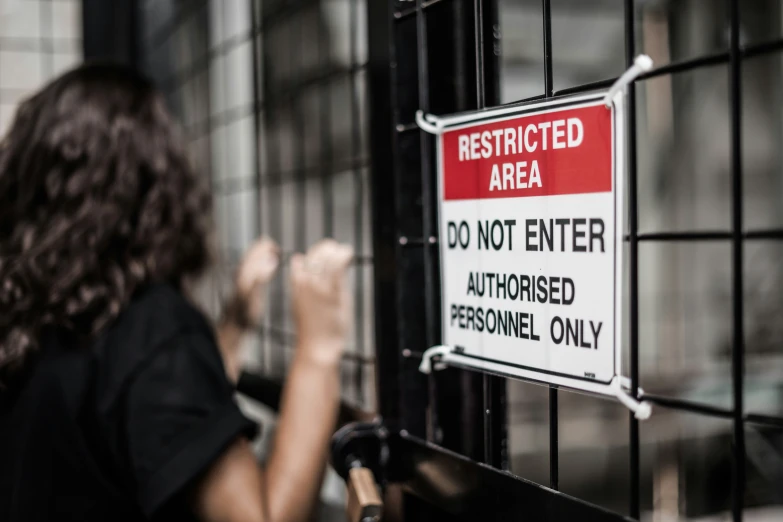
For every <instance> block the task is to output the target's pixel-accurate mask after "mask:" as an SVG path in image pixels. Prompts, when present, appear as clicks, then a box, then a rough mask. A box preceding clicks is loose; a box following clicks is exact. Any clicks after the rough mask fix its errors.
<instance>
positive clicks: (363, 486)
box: [347, 468, 383, 522]
mask: <svg viewBox="0 0 783 522" xmlns="http://www.w3.org/2000/svg"><path fill="white" fill-rule="evenodd" d="M382 510H383V501H381V495H380V494H379V493H378V486H376V485H375V477H374V476H373V474H372V471H370V470H369V469H368V468H351V470H350V471H349V472H348V509H347V511H348V522H379V521H380V520H381V511H382Z"/></svg>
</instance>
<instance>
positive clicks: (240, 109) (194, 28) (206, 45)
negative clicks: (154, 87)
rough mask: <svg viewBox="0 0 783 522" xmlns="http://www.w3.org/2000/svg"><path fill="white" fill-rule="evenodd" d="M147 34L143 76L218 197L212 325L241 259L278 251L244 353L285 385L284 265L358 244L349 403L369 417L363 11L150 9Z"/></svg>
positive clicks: (206, 297)
mask: <svg viewBox="0 0 783 522" xmlns="http://www.w3.org/2000/svg"><path fill="white" fill-rule="evenodd" d="M140 27H141V32H142V38H141V52H140V55H141V57H142V63H143V68H144V69H145V70H146V71H147V72H149V73H150V74H152V76H153V77H154V78H155V79H156V80H157V81H158V83H159V85H160V86H161V87H162V88H163V90H164V92H165V93H166V95H167V97H168V99H169V102H170V105H171V106H172V107H173V109H174V111H175V112H176V114H178V115H179V116H180V118H181V120H182V124H183V127H184V133H185V136H186V138H187V141H188V142H189V144H190V146H191V150H192V152H193V159H194V162H195V164H196V165H197V167H199V169H200V170H201V171H202V172H204V173H205V175H206V179H207V181H208V183H209V184H210V186H211V188H212V192H213V197H214V204H215V209H214V211H215V224H216V229H217V244H218V251H219V252H218V253H219V262H218V264H217V266H216V267H215V269H214V273H213V274H212V277H211V278H209V280H208V281H206V282H205V284H204V286H203V288H201V289H200V292H199V293H200V300H201V301H202V302H204V303H205V304H206V305H207V306H208V307H209V309H210V311H211V313H212V314H213V315H217V313H218V312H219V306H220V303H221V301H222V297H223V296H224V293H225V292H226V291H227V289H228V288H229V284H230V280H231V277H232V275H233V272H234V270H235V268H236V265H237V263H238V261H239V259H240V256H241V254H242V252H243V251H244V250H245V249H246V248H247V247H248V246H249V244H250V243H251V242H252V240H253V238H255V237H257V236H258V235H260V234H263V235H268V236H270V237H272V238H274V239H275V240H276V241H277V242H278V243H279V244H280V246H281V249H282V253H283V264H282V266H281V270H280V274H279V276H278V277H277V279H276V280H275V282H274V283H273V286H272V288H271V290H270V302H269V307H268V312H267V315H266V321H265V325H264V327H263V328H262V329H261V331H259V333H258V336H257V337H256V338H255V339H253V340H252V346H250V347H248V352H247V353H248V357H249V359H250V361H249V362H250V363H251V364H252V365H253V366H255V368H256V371H258V372H260V373H263V374H264V375H267V376H271V377H274V378H277V379H282V378H283V377H284V375H285V371H286V369H287V366H288V364H289V362H290V358H291V356H292V354H293V350H294V348H295V342H296V339H295V332H294V328H293V324H292V319H291V317H290V313H289V307H290V302H289V299H288V296H287V284H286V280H287V277H288V274H287V270H286V262H287V260H288V259H289V258H290V256H291V255H292V254H293V253H294V252H303V251H305V250H306V248H307V247H308V246H309V245H311V244H312V243H314V242H315V241H317V240H318V239H320V238H322V237H334V238H336V239H338V240H340V241H343V242H347V243H350V244H352V245H353V246H354V248H355V251H356V253H357V256H356V262H355V263H354V266H353V267H352V269H351V283H352V292H353V294H354V299H355V323H354V324H355V331H354V332H353V334H352V340H351V342H350V346H349V348H348V349H347V351H346V354H345V357H344V362H343V389H344V396H345V397H344V398H345V399H346V400H347V401H349V402H351V403H353V404H355V405H357V406H359V407H361V408H363V409H367V410H372V409H373V405H374V400H375V396H374V379H373V376H374V358H373V353H372V349H371V339H372V336H373V330H372V314H373V311H372V304H373V299H372V295H373V294H372V247H371V242H370V224H369V216H370V202H369V178H368V176H369V174H368V172H369V171H368V161H369V160H368V153H367V132H368V131H367V110H366V105H367V102H366V79H365V66H366V54H367V43H366V20H365V8H364V2H362V1H359V0H321V1H308V2H279V1H278V2H275V1H271V0H267V1H261V0H254V1H250V0H210V1H193V2H176V1H159V0H148V1H146V2H142V4H141V20H140Z"/></svg>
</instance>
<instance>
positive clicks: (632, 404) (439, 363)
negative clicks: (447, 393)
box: [419, 345, 652, 420]
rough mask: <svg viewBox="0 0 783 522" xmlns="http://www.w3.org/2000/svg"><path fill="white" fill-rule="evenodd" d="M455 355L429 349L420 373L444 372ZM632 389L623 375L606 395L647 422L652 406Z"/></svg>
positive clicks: (448, 349) (447, 350) (442, 349)
mask: <svg viewBox="0 0 783 522" xmlns="http://www.w3.org/2000/svg"><path fill="white" fill-rule="evenodd" d="M452 355H458V354H455V353H454V350H453V349H452V347H451V346H445V345H438V346H433V347H432V348H428V349H427V350H425V351H424V354H423V355H422V357H421V363H420V364H419V371H420V372H421V373H424V374H428V375H429V374H430V373H432V371H433V370H436V371H437V370H443V369H445V368H446V367H448V365H449V358H450V356H452ZM630 388H631V380H630V379H629V378H628V377H624V376H622V375H615V377H614V378H613V379H612V382H611V383H609V386H608V390H607V392H606V393H604V394H605V395H611V396H614V397H616V398H617V400H618V401H620V402H621V403H622V404H623V405H624V406H625V407H626V408H628V409H629V410H631V411H632V412H633V413H634V417H636V418H637V419H639V420H646V419H649V418H650V415H652V405H651V404H650V403H649V402H646V401H639V400H637V399H636V398H634V397H632V396H631V394H630V393H628V391H627V390H629V389H630ZM638 395H639V396H642V395H644V390H642V389H641V388H638Z"/></svg>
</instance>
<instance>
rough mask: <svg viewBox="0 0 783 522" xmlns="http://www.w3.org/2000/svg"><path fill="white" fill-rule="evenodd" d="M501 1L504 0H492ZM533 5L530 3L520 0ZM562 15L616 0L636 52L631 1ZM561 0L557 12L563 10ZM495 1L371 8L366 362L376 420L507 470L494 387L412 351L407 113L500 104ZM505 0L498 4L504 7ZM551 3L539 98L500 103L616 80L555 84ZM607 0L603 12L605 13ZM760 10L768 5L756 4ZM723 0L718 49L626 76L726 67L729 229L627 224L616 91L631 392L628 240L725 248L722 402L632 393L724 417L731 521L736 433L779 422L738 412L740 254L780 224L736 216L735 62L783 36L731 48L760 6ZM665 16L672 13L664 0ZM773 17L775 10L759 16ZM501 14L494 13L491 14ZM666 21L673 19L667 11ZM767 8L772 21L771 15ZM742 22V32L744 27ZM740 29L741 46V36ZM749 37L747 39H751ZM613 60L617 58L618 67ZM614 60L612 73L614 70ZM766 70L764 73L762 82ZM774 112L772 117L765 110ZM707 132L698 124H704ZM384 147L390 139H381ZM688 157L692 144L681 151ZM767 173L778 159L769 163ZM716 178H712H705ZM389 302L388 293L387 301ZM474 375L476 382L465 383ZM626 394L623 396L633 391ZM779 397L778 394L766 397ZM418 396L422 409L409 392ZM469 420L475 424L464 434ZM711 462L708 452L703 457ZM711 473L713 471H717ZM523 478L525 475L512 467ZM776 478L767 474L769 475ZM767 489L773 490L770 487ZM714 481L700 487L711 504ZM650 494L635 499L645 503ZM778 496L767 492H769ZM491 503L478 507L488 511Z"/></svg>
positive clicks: (554, 476) (430, 292)
mask: <svg viewBox="0 0 783 522" xmlns="http://www.w3.org/2000/svg"><path fill="white" fill-rule="evenodd" d="M500 3H501V4H502V3H503V2H500ZM525 3H526V4H532V3H533V2H525ZM563 3H567V4H568V6H565V7H570V8H572V9H574V10H582V11H587V10H590V9H607V8H611V7H612V6H611V5H609V4H617V5H618V7H619V6H621V7H622V9H623V11H624V36H625V49H624V54H625V66H629V65H631V64H632V62H633V59H634V58H635V56H636V55H637V53H639V52H640V51H639V50H638V47H639V40H640V38H639V30H640V29H639V24H638V9H639V4H641V3H640V2H633V1H632V0H625V1H624V2H622V3H621V2H619V1H618V2H584V3H576V2H570V3H569V2H563ZM563 3H561V7H564V6H563V5H562V4H563ZM498 4H499V3H498V2H494V1H485V0H469V1H468V0H429V1H425V0H416V1H401V0H398V1H389V2H377V3H373V5H371V6H370V26H371V28H372V31H371V34H370V42H371V43H370V52H371V59H370V67H371V71H372V82H371V89H372V132H373V148H372V158H373V181H374V183H375V220H376V228H375V238H374V239H375V250H376V259H377V261H376V289H377V290H376V291H377V294H376V295H377V296H379V297H380V296H382V298H380V299H378V300H377V302H376V331H377V332H378V336H377V350H378V358H379V366H380V368H381V369H382V370H383V371H382V372H380V373H379V388H380V394H381V395H380V401H381V402H380V411H381V413H383V414H384V416H385V417H386V419H387V422H390V421H396V422H398V423H399V427H401V428H402V429H405V430H407V431H409V432H411V433H413V434H416V435H418V436H420V437H426V438H427V439H428V440H430V441H433V442H436V443H438V444H440V445H443V446H445V447H447V448H449V449H452V450H455V451H458V452H460V453H462V454H465V455H468V456H470V457H471V458H473V459H475V460H482V461H483V462H485V463H487V464H489V465H491V466H493V467H497V468H501V469H504V468H507V466H508V459H507V457H508V454H507V451H506V450H507V443H508V441H507V439H506V437H505V434H506V429H507V426H508V425H507V422H506V419H505V416H506V410H505V401H506V399H507V397H506V392H505V382H504V381H503V380H501V379H499V378H496V377H492V376H487V375H485V376H481V377H478V378H477V377H476V376H475V375H470V374H466V373H464V372H461V371H459V370H448V371H447V372H445V373H444V374H443V375H436V376H434V377H430V378H429V380H427V379H425V378H424V377H422V376H420V375H418V374H417V370H416V367H417V365H418V362H419V360H420V357H421V354H422V352H423V350H424V349H426V348H427V347H429V346H433V345H435V344H439V338H440V332H439V323H440V303H439V278H438V248H437V242H438V231H437V216H436V212H437V201H436V199H435V193H436V189H435V187H436V177H435V176H436V173H435V165H434V161H433V153H434V140H433V138H432V137H431V136H429V135H428V134H426V133H424V132H421V131H419V130H418V128H417V127H416V125H415V123H414V112H415V110H416V109H421V110H423V111H425V112H432V113H435V114H442V113H451V112H459V111H465V110H481V109H484V108H486V107H496V106H498V105H499V102H500V99H499V98H500V94H499V87H500V78H499V68H500V64H499V60H500V54H501V53H502V49H503V42H502V35H501V34H499V33H500V31H499V30H498V27H499V23H498V16H499V7H498ZM506 4H508V3H506ZM552 4H557V2H556V1H550V0H543V1H541V2H540V16H541V20H542V22H543V31H542V36H543V45H542V49H543V60H542V62H543V67H542V69H541V72H540V74H541V75H542V76H543V87H544V88H543V92H541V93H539V94H537V95H535V96H532V97H529V98H526V99H523V100H515V101H513V102H512V103H526V102H529V101H533V100H540V99H545V98H552V97H559V96H566V95H571V94H575V93H581V92H586V91H591V90H596V89H605V88H608V87H609V86H610V85H611V84H612V83H613V82H614V80H615V79H616V78H606V79H603V80H600V81H593V82H589V83H583V84H579V85H569V86H568V87H566V88H562V89H559V90H558V89H555V85H554V83H553V74H554V67H553V61H555V60H554V58H555V57H556V56H557V48H556V47H554V46H553V42H552V40H553V38H552V35H553V27H552V25H553V16H552ZM607 6H609V7H607ZM765 6H766V7H767V8H769V7H770V5H767V4H765ZM743 7H744V8H745V10H744V11H743V13H740V2H739V1H738V0H732V1H730V2H728V3H727V4H726V5H724V3H723V2H715V3H714V10H715V11H717V12H720V11H721V9H722V8H726V11H727V12H726V18H725V25H724V27H725V28H726V30H727V34H728V35H729V38H728V40H729V41H728V46H727V47H728V48H727V49H726V50H725V51H721V52H716V53H711V54H706V55H704V54H702V55H699V56H696V57H693V58H688V59H683V60H681V61H672V62H671V63H666V64H665V65H662V66H659V67H657V68H655V69H654V70H652V71H650V72H649V73H647V74H645V75H644V76H643V77H642V78H640V79H639V83H642V84H644V83H645V82H648V81H650V80H651V79H654V78H660V77H672V76H675V75H678V74H683V73H689V72H693V71H697V70H700V69H703V68H706V67H710V66H716V65H720V64H727V65H728V67H727V68H726V74H727V75H728V78H727V80H728V87H729V89H728V91H729V92H728V112H729V125H728V128H729V129H730V130H729V132H730V139H729V140H728V143H726V148H727V150H729V157H730V164H729V166H728V170H729V179H730V194H729V195H730V206H729V207H728V212H729V213H730V226H729V227H727V228H725V229H720V230H701V229H695V228H694V229H693V230H681V231H676V232H673V231H649V232H646V231H642V230H641V229H640V223H639V207H640V204H639V193H640V189H639V181H638V180H639V174H638V171H639V169H638V165H637V159H638V154H639V151H640V149H643V148H644V147H645V143H644V142H640V141H639V140H638V139H637V136H638V135H639V130H638V128H637V107H638V105H639V100H638V98H637V93H636V87H635V86H633V85H632V86H630V88H629V90H628V107H629V115H628V126H629V142H628V194H627V201H628V205H627V208H628V217H627V225H626V226H627V229H626V230H627V235H626V241H627V248H628V249H627V264H628V274H627V287H628V302H627V306H628V311H627V317H628V339H627V343H628V347H627V350H628V351H627V356H628V357H627V360H628V368H627V371H628V372H629V375H630V379H631V382H632V389H633V390H638V388H639V386H640V385H641V384H642V381H641V378H640V366H641V365H640V316H641V314H640V289H639V285H640V275H639V267H640V260H642V259H643V256H641V255H640V245H647V244H659V243H683V244H688V243H698V242H724V243H725V244H728V245H730V256H731V261H730V263H731V268H730V281H731V284H730V289H731V295H730V302H731V305H730V306H731V315H730V322H729V323H728V325H729V326H730V332H731V333H730V340H731V342H730V347H729V350H728V352H729V354H730V375H731V377H730V382H731V404H730V405H729V406H728V407H724V406H716V405H713V404H710V403H709V401H698V400H689V399H687V398H683V397H682V396H676V395H674V394H672V395H663V394H655V393H652V394H645V395H644V398H645V400H648V401H652V402H654V403H656V404H657V405H659V406H660V407H663V408H667V409H674V410H678V411H681V412H688V413H693V414H696V415H700V416H708V417H714V418H720V419H727V420H728V421H730V423H731V425H732V430H731V432H732V437H731V443H730V462H731V469H730V471H729V473H726V471H728V470H721V473H725V474H726V475H729V476H730V480H731V486H730V488H729V489H730V490H727V491H725V493H730V499H731V501H730V508H731V512H732V515H733V518H734V520H741V519H742V517H743V509H744V507H745V501H746V499H749V498H752V497H753V492H752V491H751V492H750V494H749V492H748V488H747V487H746V477H745V472H746V445H745V436H746V431H747V430H755V429H757V428H756V427H759V428H758V429H761V430H766V429H772V430H778V429H779V428H780V427H781V426H783V417H781V416H780V415H779V414H778V413H775V412H772V413H771V414H767V413H764V414H762V413H757V412H754V411H750V410H748V409H747V408H746V407H745V406H744V397H745V395H746V393H747V391H746V389H745V385H744V375H745V370H744V361H745V354H746V350H745V346H746V343H747V335H746V331H745V324H746V322H747V321H748V317H747V314H746V313H745V310H744V306H745V298H744V296H745V292H746V291H747V287H746V286H745V283H744V281H745V277H746V274H747V271H746V270H745V267H744V263H745V256H746V254H744V252H745V248H746V245H747V244H748V243H749V242H754V241H777V240H780V239H781V238H783V229H781V228H779V227H770V228H758V229H757V228H752V229H751V228H748V227H747V226H746V225H745V224H744V223H745V221H744V220H743V210H744V206H745V203H746V201H747V198H744V197H743V168H744V162H743V150H744V149H743V128H744V127H743V98H742V88H743V64H744V63H745V62H746V61H747V60H749V59H751V58H754V57H758V56H762V55H767V54H771V53H779V52H780V51H781V49H783V40H780V39H779V34H780V33H779V31H778V32H777V33H775V36H773V37H767V38H762V41H761V42H759V43H756V44H744V43H743V42H741V33H740V24H741V21H742V19H743V18H742V16H743V15H744V16H748V17H750V16H752V15H753V14H754V11H755V10H758V9H762V10H763V9H764V6H760V5H754V6H750V5H747V4H744V6H743ZM672 11H673V12H675V13H676V8H672ZM773 11H774V13H777V16H779V7H777V6H776V7H775V8H774V9H772V10H771V11H770V13H772V12H773ZM502 14H503V13H501V16H502ZM672 16H674V14H673V15H672ZM770 16H773V17H774V16H776V15H774V14H770ZM751 29H752V27H751ZM747 40H748V38H747V35H746V37H745V40H744V41H747ZM750 40H753V38H750ZM618 65H620V64H618ZM622 68H623V67H622V65H620V66H619V67H617V69H618V73H619V72H621V71H622ZM775 74H776V73H775V72H774V70H770V71H769V75H771V76H774V75H775ZM778 118H779V117H778ZM705 130H706V129H705ZM390 141H391V142H390ZM694 153H695V152H694ZM778 167H779V166H778ZM716 174H717V173H716ZM392 296H393V298H392ZM477 379H481V380H480V381H477ZM564 393H568V392H564V391H562V390H558V389H557V388H555V387H550V389H549V398H548V402H549V410H548V412H549V417H548V422H549V486H550V487H551V488H553V489H558V487H559V483H560V473H559V470H560V468H561V463H560V460H559V454H560V452H559V448H558V443H559V440H560V435H561V432H560V429H559V420H561V419H562V418H561V414H560V409H559V408H558V399H559V396H561V395H563V394H564ZM635 393H636V392H635ZM778 393H779V391H778ZM423 397H428V400H427V402H426V403H425V402H424V401H423V400H422V398H423ZM627 425H628V437H627V440H628V444H627V448H628V453H629V454H628V458H627V463H628V467H629V470H628V472H627V473H628V474H627V477H628V482H629V484H628V490H627V493H628V494H627V513H628V514H629V515H630V516H631V517H633V518H635V519H638V518H639V517H640V511H641V504H642V487H641V480H642V476H641V464H640V458H641V456H640V440H641V436H640V430H644V426H640V425H639V422H638V421H637V420H636V419H635V418H633V416H629V418H628V424H627ZM476 426H479V427H480V428H479V429H478V430H477V429H476ZM714 457H715V459H716V460H718V459H719V458H720V452H719V451H715V452H714ZM715 469H719V468H718V467H717V466H716V467H715ZM522 476H525V474H524V472H523V473H522ZM775 476H776V477H780V472H778V473H777V474H776V475H775ZM773 487H774V486H773ZM718 491H721V490H720V489H716V490H715V491H714V492H713V495H712V496H713V497H715V498H714V500H715V504H716V505H721V504H722V499H721V498H719V497H720V496H721V495H722V493H718ZM649 501H650V500H649V499H648V500H647V502H649ZM776 501H777V502H780V499H779V498H778V499H777V500H776ZM648 508H649V506H648ZM487 509H488V510H491V506H487Z"/></svg>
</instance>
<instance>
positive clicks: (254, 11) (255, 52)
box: [248, 0, 269, 368]
mask: <svg viewBox="0 0 783 522" xmlns="http://www.w3.org/2000/svg"><path fill="white" fill-rule="evenodd" d="M257 1H258V0H249V2H248V4H249V5H250V46H251V57H252V58H251V59H252V60H253V65H252V69H253V132H254V135H253V151H252V152H251V154H252V156H253V168H254V169H255V177H256V236H259V235H261V233H262V232H263V223H262V222H261V208H262V206H263V204H264V202H263V200H262V197H261V189H262V187H263V183H264V181H263V172H262V171H261V154H260V152H259V150H260V148H261V125H263V121H262V120H261V78H260V73H261V71H260V70H259V66H260V64H261V54H260V52H259V49H258V42H259V40H260V39H261V24H259V23H258V22H259V20H258V15H259V13H258V5H257V4H256V2H257ZM258 335H259V337H260V338H261V343H260V345H261V353H260V357H259V360H260V361H261V363H262V365H263V364H264V363H265V362H266V352H267V350H268V349H269V347H268V342H267V341H268V331H267V329H266V328H262V329H261V330H260V331H259V332H258ZM262 368H263V366H262Z"/></svg>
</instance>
